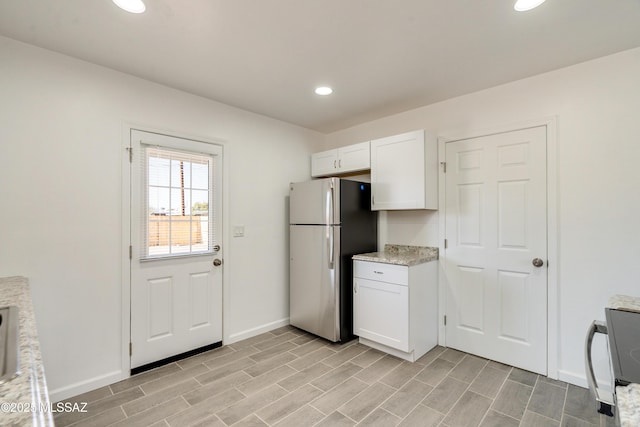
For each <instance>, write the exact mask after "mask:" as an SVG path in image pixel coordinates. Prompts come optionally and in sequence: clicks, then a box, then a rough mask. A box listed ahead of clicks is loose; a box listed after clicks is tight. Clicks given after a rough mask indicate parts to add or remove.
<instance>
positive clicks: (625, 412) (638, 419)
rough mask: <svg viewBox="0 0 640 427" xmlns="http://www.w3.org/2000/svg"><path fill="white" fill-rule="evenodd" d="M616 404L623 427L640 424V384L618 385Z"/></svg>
mask: <svg viewBox="0 0 640 427" xmlns="http://www.w3.org/2000/svg"><path fill="white" fill-rule="evenodd" d="M616 402H617V403H616V405H617V407H618V408H617V410H618V418H619V420H620V426H621V427H637V426H639V425H640V384H629V385H628V386H626V387H622V386H618V387H616Z"/></svg>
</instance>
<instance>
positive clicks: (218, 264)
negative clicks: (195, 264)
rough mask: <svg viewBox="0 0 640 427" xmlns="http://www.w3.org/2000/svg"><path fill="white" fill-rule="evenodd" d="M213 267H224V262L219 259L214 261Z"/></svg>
mask: <svg viewBox="0 0 640 427" xmlns="http://www.w3.org/2000/svg"><path fill="white" fill-rule="evenodd" d="M213 265H215V266H216V267H220V266H221V265H222V260H221V259H218V258H216V259H214V260H213Z"/></svg>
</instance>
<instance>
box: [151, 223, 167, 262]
mask: <svg viewBox="0 0 640 427" xmlns="http://www.w3.org/2000/svg"><path fill="white" fill-rule="evenodd" d="M157 218H163V217H161V216H156V217H151V219H150V220H149V228H148V239H149V240H148V242H149V255H151V256H159V255H169V229H170V227H171V225H170V224H169V220H168V219H165V220H160V219H157Z"/></svg>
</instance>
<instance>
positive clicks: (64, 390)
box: [49, 371, 129, 403]
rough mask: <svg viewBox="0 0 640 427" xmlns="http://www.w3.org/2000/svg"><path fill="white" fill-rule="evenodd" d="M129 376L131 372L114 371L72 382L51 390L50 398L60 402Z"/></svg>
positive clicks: (52, 400)
mask: <svg viewBox="0 0 640 427" xmlns="http://www.w3.org/2000/svg"><path fill="white" fill-rule="evenodd" d="M126 378H129V372H125V371H114V372H110V373H108V374H105V375H101V376H99V377H95V378H90V379H88V380H85V381H81V382H78V383H75V384H71V385H68V386H65V387H61V388H57V389H54V390H49V400H50V401H51V402H52V403H53V402H59V401H61V400H64V399H68V398H70V397H73V396H77V395H79V394H82V393H86V392H88V391H91V390H95V389H97V388H100V387H104V386H106V385H110V384H113V383H116V382H118V381H121V380H124V379H126Z"/></svg>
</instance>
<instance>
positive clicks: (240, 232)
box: [233, 225, 244, 237]
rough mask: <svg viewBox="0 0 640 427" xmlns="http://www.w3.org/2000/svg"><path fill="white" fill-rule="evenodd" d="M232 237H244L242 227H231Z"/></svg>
mask: <svg viewBox="0 0 640 427" xmlns="http://www.w3.org/2000/svg"><path fill="white" fill-rule="evenodd" d="M233 237H244V225H234V226H233Z"/></svg>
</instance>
